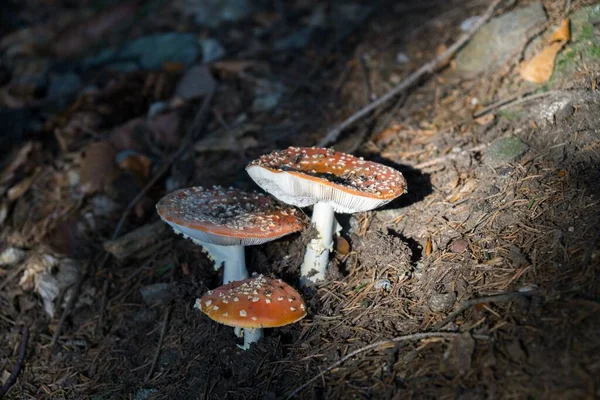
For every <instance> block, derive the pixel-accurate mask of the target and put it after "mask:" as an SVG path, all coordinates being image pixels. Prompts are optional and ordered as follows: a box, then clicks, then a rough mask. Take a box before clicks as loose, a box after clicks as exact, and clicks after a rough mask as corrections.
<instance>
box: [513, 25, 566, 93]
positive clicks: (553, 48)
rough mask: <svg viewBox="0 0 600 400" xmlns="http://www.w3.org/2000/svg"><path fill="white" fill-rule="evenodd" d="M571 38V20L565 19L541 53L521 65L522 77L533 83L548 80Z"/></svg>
mask: <svg viewBox="0 0 600 400" xmlns="http://www.w3.org/2000/svg"><path fill="white" fill-rule="evenodd" d="M570 38H571V32H570V29H569V20H568V19H565V20H563V21H562V23H561V24H560V26H559V27H558V28H557V29H556V30H555V31H554V33H553V34H552V37H551V38H550V41H549V43H548V44H547V45H546V47H544V48H543V49H542V51H541V52H540V53H539V54H537V55H535V56H534V57H533V58H532V59H530V60H529V61H526V62H524V63H523V64H522V65H521V71H520V72H521V77H522V78H523V79H525V80H526V81H528V82H533V83H543V82H546V81H548V79H550V77H551V76H552V72H553V71H554V64H555V61H556V55H557V54H558V52H559V51H560V50H561V49H562V48H563V46H564V45H565V43H567V42H568V41H569V39H570Z"/></svg>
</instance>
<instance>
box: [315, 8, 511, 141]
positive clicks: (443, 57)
mask: <svg viewBox="0 0 600 400" xmlns="http://www.w3.org/2000/svg"><path fill="white" fill-rule="evenodd" d="M501 1H502V0H494V1H493V2H492V4H490V6H489V7H488V8H487V10H486V11H485V13H484V14H483V15H482V16H481V17H480V18H479V19H478V20H477V22H476V23H475V24H474V25H473V27H472V28H471V30H470V31H469V32H467V33H465V34H463V35H462V36H461V37H460V38H459V39H458V40H457V41H456V42H455V43H454V44H453V45H452V46H450V47H448V49H447V50H446V51H444V52H443V53H442V54H440V55H439V56H437V57H436V58H434V59H433V60H431V61H430V62H428V63H427V64H425V65H423V66H422V67H421V68H419V69H418V70H416V71H415V72H413V73H412V74H410V75H409V76H408V77H407V78H406V79H404V80H403V81H402V82H400V83H399V84H398V85H397V86H396V87H394V88H393V89H392V90H390V91H389V92H387V93H386V94H384V95H383V96H381V97H380V98H378V99H377V100H375V101H373V102H371V103H369V104H367V105H366V106H365V107H363V108H361V109H360V110H358V111H357V112H356V113H354V114H352V115H351V116H350V117H349V118H348V119H346V120H345V121H344V122H342V123H341V124H339V125H338V126H336V127H334V128H332V129H331V130H329V132H327V134H326V135H325V137H324V138H323V139H321V140H320V141H319V143H317V146H318V147H326V146H328V145H330V144H332V143H334V142H335V141H336V140H337V138H338V137H339V136H340V134H341V133H342V132H343V131H344V130H345V129H346V128H348V127H349V126H351V125H353V124H354V123H355V122H356V121H358V120H360V119H362V118H363V117H365V116H366V115H368V114H370V113H371V112H372V111H373V110H374V109H376V108H377V107H379V106H381V105H382V104H384V103H387V102H388V101H389V100H390V99H392V98H394V97H396V96H397V95H398V94H400V93H402V92H404V91H405V90H406V89H408V88H410V87H411V86H413V85H414V84H416V83H417V82H418V81H420V80H421V79H422V78H423V77H424V76H426V75H429V74H432V73H434V72H435V71H436V70H438V69H439V68H440V67H442V66H444V65H446V63H447V62H448V61H449V60H450V58H452V57H453V56H454V54H455V53H456V52H457V51H458V50H459V49H460V48H461V47H462V46H464V45H465V43H467V42H468V41H469V40H470V39H471V37H473V35H474V34H475V32H476V31H477V30H479V28H481V27H482V26H483V25H484V24H485V23H486V22H487V21H488V20H489V19H490V18H491V17H492V15H493V13H494V10H495V9H496V7H497V6H498V5H499V4H500V2H501Z"/></svg>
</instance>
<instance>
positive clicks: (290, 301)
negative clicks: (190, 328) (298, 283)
mask: <svg viewBox="0 0 600 400" xmlns="http://www.w3.org/2000/svg"><path fill="white" fill-rule="evenodd" d="M196 308H199V309H200V311H202V312H203V313H204V314H206V315H207V316H208V317H209V318H210V319H212V320H214V321H216V322H219V323H221V324H224V325H227V326H233V327H239V328H276V327H278V326H284V325H288V324H292V323H294V322H296V321H299V320H301V319H302V318H304V317H305V316H306V306H305V305H304V301H303V300H302V297H301V296H300V294H299V293H298V292H297V291H296V290H295V289H294V288H293V287H291V286H290V285H288V284H287V283H285V282H283V281H282V280H281V279H273V278H268V277H265V276H263V275H258V276H256V277H254V278H250V279H245V280H243V281H234V282H230V283H228V284H227V285H223V286H221V287H218V288H216V289H214V290H209V291H208V292H207V293H206V294H205V295H204V296H202V298H200V299H198V300H197V301H196Z"/></svg>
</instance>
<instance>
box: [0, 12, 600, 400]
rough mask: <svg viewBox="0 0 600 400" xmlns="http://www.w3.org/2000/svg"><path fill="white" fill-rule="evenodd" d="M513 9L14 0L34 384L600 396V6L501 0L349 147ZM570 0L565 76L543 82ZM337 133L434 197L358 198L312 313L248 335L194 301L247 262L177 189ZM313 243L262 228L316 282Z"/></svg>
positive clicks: (7, 369)
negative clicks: (539, 76)
mask: <svg viewBox="0 0 600 400" xmlns="http://www.w3.org/2000/svg"><path fill="white" fill-rule="evenodd" d="M491 3H492V2H491V1H483V0H480V1H478V0H475V1H459V0H452V1H441V0H432V1H428V2H409V1H405V2H403V1H398V2H391V1H376V2H375V1H371V2H369V1H362V2H361V1H356V0H355V1H350V0H345V1H331V2H317V1H315V0H296V1H291V2H283V1H273V2H269V1H257V2H246V1H242V0H238V1H232V0H226V1H225V0H224V1H220V2H218V1H200V0H177V1H172V2H167V1H163V0H149V1H131V2H127V3H121V4H119V3H118V2H116V1H108V0H103V1H92V0H85V1H79V2H73V1H67V0H44V1H29V0H26V1H8V5H7V6H6V7H4V6H3V8H4V9H3V15H2V23H1V24H0V26H1V27H0V35H1V37H2V39H1V40H0V52H1V53H0V61H1V63H0V127H2V130H3V132H2V133H1V135H2V136H1V137H0V144H1V145H2V148H3V149H5V151H3V153H2V156H1V159H0V163H1V164H0V168H1V170H0V196H1V197H0V228H1V231H0V289H1V290H0V343H1V344H2V345H1V346H0V382H2V383H4V382H6V381H7V380H8V379H9V376H10V375H11V371H12V370H13V367H14V366H15V365H17V370H19V372H20V374H19V376H18V379H17V381H16V383H15V384H14V386H13V387H12V388H11V389H10V391H9V393H8V395H7V398H15V399H29V398H32V399H33V398H35V399H81V398H91V399H96V400H100V399H124V398H127V399H136V400H143V399H279V398H286V397H287V396H290V395H293V397H294V398H306V399H320V398H328V399H392V398H394V399H403V398H436V399H450V398H452V399H461V400H466V399H480V398H491V399H492V398H514V399H525V398H527V399H546V398H561V399H592V398H598V397H600V381H599V380H598V377H599V376H600V335H598V332H599V331H600V282H599V280H598V276H599V274H600V243H599V242H600V185H599V184H598V182H600V92H599V88H598V86H599V84H600V72H599V71H600V5H598V4H594V3H595V2H590V1H577V0H573V1H567V2H565V1H558V0H544V1H542V2H540V1H526V0H516V1H508V0H507V1H500V2H499V5H498V7H496V8H495V10H494V13H493V15H492V16H491V19H490V20H489V21H488V22H487V24H486V25H484V28H482V29H481V30H480V31H478V32H477V33H475V35H473V36H468V41H467V45H466V46H465V47H464V48H462V49H461V50H460V51H459V52H458V55H457V56H454V55H453V56H452V57H451V58H450V59H445V60H441V62H440V64H441V65H440V66H439V67H440V68H435V70H434V71H430V73H427V74H424V75H423V76H422V77H420V79H418V80H417V81H416V82H414V84H413V85H410V86H409V87H408V88H407V89H406V90H404V91H402V92H401V93H399V94H398V95H397V96H395V97H393V98H392V99H391V100H390V101H389V102H386V103H385V104H383V105H381V106H379V107H376V108H375V110H374V111H373V112H371V113H368V114H367V115H366V116H365V117H363V118H360V119H359V120H358V121H356V122H355V123H354V124H353V125H352V126H349V127H348V128H346V129H344V130H343V131H342V132H341V134H340V135H339V137H336V138H334V139H333V140H326V141H327V143H323V141H324V140H325V139H324V138H326V137H327V136H326V135H327V133H328V132H329V131H331V129H332V128H334V127H336V126H338V124H339V123H340V122H342V121H344V120H345V119H346V118H348V117H350V116H351V115H353V113H355V112H356V111H357V110H359V109H360V108H361V107H364V106H365V105H367V104H369V103H371V102H372V101H375V100H376V99H378V98H380V97H381V96H383V95H385V94H386V93H388V92H389V91H390V90H393V89H394V88H395V87H397V85H399V84H402V82H403V80H404V79H406V78H407V77H408V76H409V75H410V74H411V73H413V72H415V71H418V70H419V68H420V67H421V66H423V65H425V64H426V63H427V62H428V61H430V60H435V59H436V57H437V59H438V60H440V58H439V57H440V55H443V54H444V52H445V51H447V50H448V49H449V48H451V46H452V44H453V43H455V42H456V40H458V38H459V37H460V36H461V35H463V34H465V33H464V32H463V31H461V24H462V26H463V29H466V30H468V26H466V25H468V23H469V21H470V23H471V24H472V23H473V21H475V20H474V19H470V20H469V18H471V17H473V16H481V15H483V14H484V13H485V11H486V9H487V8H488V6H490V4H491ZM228 7H229V8H228ZM523 10H527V11H523ZM528 12H531V13H533V14H524V15H525V17H524V16H523V15H521V14H520V13H528ZM532 15H534V16H533V17H532ZM519 18H526V19H525V21H526V22H525V23H521V22H519V21H520V20H519ZM564 18H568V19H569V21H570V26H571V38H570V40H569V41H568V42H567V43H566V44H565V45H564V47H563V48H561V50H560V53H559V54H558V58H557V60H556V63H555V65H554V72H553V74H552V77H551V78H550V80H548V81H547V82H544V83H539V84H533V83H528V82H526V81H524V80H523V79H522V78H521V75H520V67H519V65H520V63H521V62H522V61H523V60H527V59H530V58H531V57H532V56H533V55H534V54H536V53H538V52H539V51H540V49H541V48H543V46H544V43H545V41H546V40H547V38H548V37H549V35H550V34H551V33H552V31H553V30H554V29H555V28H556V27H557V26H558V25H559V24H560V22H561V21H562V20H563V19H564ZM493 24H497V26H500V28H499V31H496V34H495V35H494V34H492V36H491V37H489V36H488V37H487V38H486V37H485V32H484V29H486V26H488V27H489V26H490V25H493ZM527 24H531V25H532V26H529V27H527V26H525V25H527ZM498 32H500V33H498ZM488 35H489V31H488ZM498 35H502V36H498ZM140 38H141V39H140ZM317 144H325V145H327V146H331V147H333V148H335V149H336V150H338V151H343V152H348V153H352V154H354V155H356V156H361V157H364V158H365V159H368V160H372V161H376V162H380V163H383V164H386V165H389V166H392V167H394V168H396V169H398V170H400V171H401V172H402V173H403V174H404V176H405V178H406V180H407V182H408V193H407V194H406V195H403V196H401V197H399V198H398V199H397V200H395V201H393V202H391V203H389V204H387V205H386V206H384V207H382V208H380V209H376V210H374V211H371V212H366V213H358V214H353V215H341V214H340V215H338V219H339V221H340V223H341V224H342V226H343V228H344V229H343V231H342V234H341V235H342V238H343V239H338V241H337V242H336V251H335V252H334V253H333V256H332V260H331V262H330V266H329V273H328V279H327V281H326V282H323V283H321V284H320V285H319V286H318V287H316V288H315V289H314V290H311V291H305V292H304V296H305V301H306V303H307V306H308V315H307V317H306V318H305V319H303V320H301V321H300V322H298V323H296V324H293V325H290V326H286V327H283V328H277V329H268V330H266V331H265V337H264V338H263V339H262V340H261V341H260V342H259V343H257V344H256V345H253V346H251V348H250V350H248V351H242V350H240V349H239V348H238V347H237V346H236V343H238V341H239V339H236V337H235V336H234V334H233V330H232V329H231V328H228V327H226V326H223V325H219V324H216V323H215V322H213V321H211V320H210V319H208V318H207V317H206V316H205V315H203V314H201V313H200V312H199V311H198V310H197V309H194V308H193V305H194V302H195V299H196V298H198V297H199V296H200V295H201V294H203V293H205V292H206V291H207V290H209V289H211V288H214V287H216V286H219V284H220V282H221V275H220V271H218V270H217V271H216V270H215V269H214V268H213V265H212V262H211V261H210V260H209V259H208V258H207V257H206V256H205V255H204V253H203V252H202V250H201V248H200V247H198V246H197V245H195V244H194V243H193V242H191V241H189V240H185V239H183V238H181V237H180V236H177V235H175V234H174V233H173V232H171V231H170V230H169V229H168V228H167V226H166V225H165V224H164V223H162V222H161V221H160V219H159V218H158V215H157V214H156V212H155V208H154V205H155V204H156V202H157V201H158V200H159V199H160V198H161V197H162V196H164V195H165V194H166V193H168V192H170V191H172V190H174V189H176V188H180V187H185V186H195V185H201V186H212V185H222V186H235V187H238V188H243V189H248V190H251V189H255V190H256V189H257V187H256V185H255V184H254V182H253V181H252V180H251V179H250V178H249V176H248V175H247V174H246V172H245V166H246V165H247V164H248V162H250V161H251V160H253V159H255V158H256V157H258V156H260V155H261V154H264V153H268V152H270V151H273V150H278V149H282V148H286V147H288V146H315V145H317ZM306 211H307V213H310V210H306ZM306 236H307V235H306V234H304V233H299V234H294V235H290V236H286V237H284V238H282V239H280V240H277V241H274V242H270V243H267V244H264V245H259V246H249V247H247V248H246V258H247V263H248V267H249V269H250V271H251V272H258V273H263V274H266V275H272V276H276V277H279V278H282V279H284V280H285V281H286V282H288V283H290V284H291V285H293V286H295V287H296V288H299V266H300V264H301V262H302V258H303V254H304V249H305V245H306V242H307V240H306ZM346 244H348V245H349V246H346ZM412 334H418V335H416V336H414V337H413V336H409V337H405V336H406V335H412ZM24 339H25V340H24ZM27 339H28V340H27ZM21 349H25V350H26V353H25V356H22V355H20V350H21ZM353 351H356V354H354V355H353V356H351V357H350V356H349V357H347V358H344V359H342V357H344V356H347V355H349V354H351V353H352V352H353ZM315 377H316V378H317V379H313V378H315Z"/></svg>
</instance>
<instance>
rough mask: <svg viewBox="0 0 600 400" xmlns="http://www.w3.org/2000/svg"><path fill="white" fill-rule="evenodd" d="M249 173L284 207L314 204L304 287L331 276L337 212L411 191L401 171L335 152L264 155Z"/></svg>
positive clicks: (370, 205) (367, 206) (303, 149)
mask: <svg viewBox="0 0 600 400" xmlns="http://www.w3.org/2000/svg"><path fill="white" fill-rule="evenodd" d="M246 171H247V172H248V174H249V175H250V176H251V177H252V179H254V181H255V182H256V183H257V184H258V185H259V186H260V187H261V188H263V189H264V190H266V191H267V192H269V193H271V194H272V195H273V196H275V197H277V198H278V199H279V200H281V201H283V202H284V203H287V204H292V205H295V206H298V207H306V206H309V205H314V206H313V215H312V223H313V225H314V226H315V228H316V229H317V232H318V237H317V238H316V239H313V240H311V241H310V243H309V244H308V246H307V249H306V254H305V256H304V261H303V263H302V268H301V283H302V284H307V283H309V282H307V280H308V281H310V282H316V281H318V280H322V279H324V278H325V270H326V268H327V263H328V261H329V252H330V250H331V249H332V247H333V240H332V238H333V232H334V230H335V227H336V225H337V222H336V221H335V218H334V212H339V213H355V212H361V211H369V210H372V209H374V208H377V207H380V206H382V205H384V204H386V203H388V202H390V201H392V200H393V199H395V198H396V197H398V196H400V195H402V194H404V193H406V180H405V179H404V176H402V173H401V172H399V171H397V170H395V169H393V168H391V167H388V166H385V165H382V164H378V163H375V162H372V161H365V160H364V159H363V158H362V157H361V158H357V157H354V156H352V155H349V154H344V153H340V152H337V151H334V150H332V149H324V148H314V147H289V148H287V149H285V150H280V151H275V152H273V153H270V154H265V155H263V156H261V157H259V158H258V159H257V160H254V161H252V162H251V163H250V164H248V166H247V167H246Z"/></svg>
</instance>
